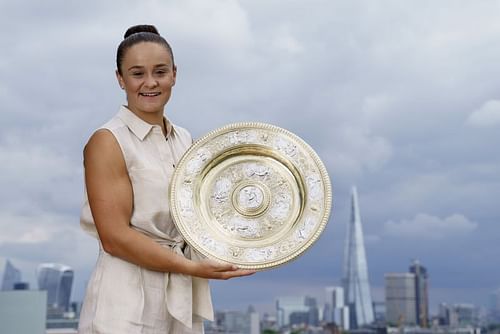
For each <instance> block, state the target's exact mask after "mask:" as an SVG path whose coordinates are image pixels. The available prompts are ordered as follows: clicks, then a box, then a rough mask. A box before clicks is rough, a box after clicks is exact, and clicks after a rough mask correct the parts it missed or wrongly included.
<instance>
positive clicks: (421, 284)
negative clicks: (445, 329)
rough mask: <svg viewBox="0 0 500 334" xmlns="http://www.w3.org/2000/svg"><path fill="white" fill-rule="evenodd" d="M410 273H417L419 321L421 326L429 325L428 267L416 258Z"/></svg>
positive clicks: (416, 295) (416, 289)
mask: <svg viewBox="0 0 500 334" xmlns="http://www.w3.org/2000/svg"><path fill="white" fill-rule="evenodd" d="M410 273H413V274H415V298H416V312H417V315H416V316H417V322H418V324H419V325H420V327H424V328H425V327H428V319H429V292H428V283H427V282H428V276H427V269H426V268H425V267H424V266H422V265H421V264H420V262H419V261H417V260H415V261H413V263H412V264H411V266H410Z"/></svg>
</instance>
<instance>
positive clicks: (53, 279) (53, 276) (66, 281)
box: [37, 263, 74, 317]
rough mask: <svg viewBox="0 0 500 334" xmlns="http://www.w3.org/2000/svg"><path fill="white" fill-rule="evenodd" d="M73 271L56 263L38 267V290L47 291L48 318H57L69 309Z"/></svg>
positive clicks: (43, 264)
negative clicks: (51, 316) (52, 316)
mask: <svg viewBox="0 0 500 334" xmlns="http://www.w3.org/2000/svg"><path fill="white" fill-rule="evenodd" d="M73 276H74V273H73V269H71V268H70V267H68V266H66V265H63V264H57V263H42V264H40V265H39V266H38V270H37V279H38V288H39V289H40V290H46V291H47V307H48V316H49V317H50V315H55V316H58V315H60V314H62V313H64V312H67V311H68V310H69V309H70V300H71V288H72V286H73Z"/></svg>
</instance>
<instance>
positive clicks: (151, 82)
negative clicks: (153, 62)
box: [144, 74, 158, 88]
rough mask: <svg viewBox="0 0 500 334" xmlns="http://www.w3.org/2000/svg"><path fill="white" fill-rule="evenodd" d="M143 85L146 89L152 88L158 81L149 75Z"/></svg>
mask: <svg viewBox="0 0 500 334" xmlns="http://www.w3.org/2000/svg"><path fill="white" fill-rule="evenodd" d="M144 85H145V86H146V87H148V88H154V87H156V86H157V85H158V81H157V80H156V79H155V77H154V76H153V75H151V74H148V75H147V76H146V78H145V81H144Z"/></svg>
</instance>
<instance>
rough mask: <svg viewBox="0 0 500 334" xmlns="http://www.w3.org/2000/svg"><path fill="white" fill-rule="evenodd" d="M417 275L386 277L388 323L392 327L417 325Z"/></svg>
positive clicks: (392, 275) (396, 274) (399, 274)
mask: <svg viewBox="0 0 500 334" xmlns="http://www.w3.org/2000/svg"><path fill="white" fill-rule="evenodd" d="M415 292H416V289H415V274H413V273H390V274H386V275H385V308H386V321H387V323H388V324H389V325H392V326H398V327H399V326H403V325H406V326H415V325H417V310H416V305H417V303H416V293H415Z"/></svg>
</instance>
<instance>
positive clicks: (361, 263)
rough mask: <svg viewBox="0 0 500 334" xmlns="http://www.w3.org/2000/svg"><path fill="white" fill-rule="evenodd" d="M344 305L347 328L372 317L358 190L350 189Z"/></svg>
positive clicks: (370, 320) (358, 325) (368, 322)
mask: <svg viewBox="0 0 500 334" xmlns="http://www.w3.org/2000/svg"><path fill="white" fill-rule="evenodd" d="M342 282H343V285H344V293H345V304H346V305H347V306H348V307H349V318H350V321H349V323H350V327H351V328H359V327H362V326H364V325H368V324H371V323H372V322H373V320H374V314H373V304H372V297H371V292H370V282H369V280H368V265H367V261H366V253H365V245H364V239H363V229H362V226H361V217H360V213H359V205H358V193H357V191H356V188H355V187H353V188H352V195H351V218H350V221H349V226H348V228H347V239H346V245H345V253H344V277H343V279H342Z"/></svg>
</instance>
